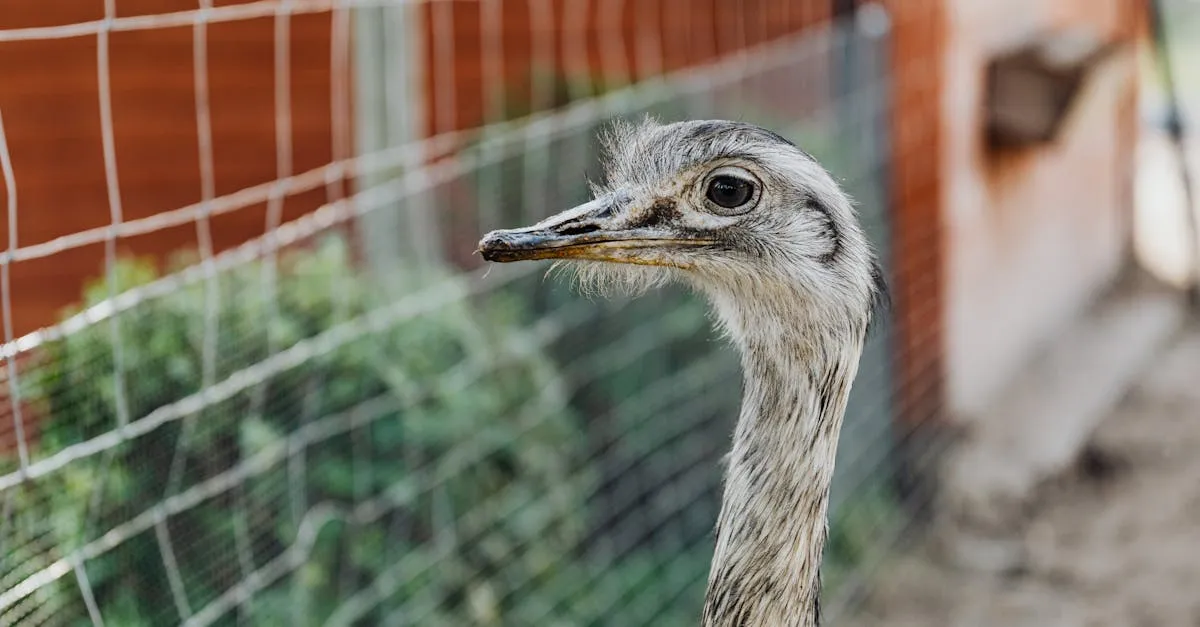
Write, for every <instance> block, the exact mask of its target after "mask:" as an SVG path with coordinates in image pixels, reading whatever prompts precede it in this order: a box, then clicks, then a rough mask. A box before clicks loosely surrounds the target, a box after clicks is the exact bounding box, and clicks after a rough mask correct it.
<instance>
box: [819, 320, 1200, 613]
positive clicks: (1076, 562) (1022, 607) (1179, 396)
mask: <svg viewBox="0 0 1200 627" xmlns="http://www.w3.org/2000/svg"><path fill="white" fill-rule="evenodd" d="M1091 450H1092V451H1095V453H1096V454H1095V455H1087V456H1085V457H1087V458H1089V459H1093V460H1103V463H1099V462H1098V463H1092V464H1081V469H1080V471H1079V472H1077V473H1073V474H1072V475H1071V476H1069V477H1064V478H1062V479H1061V480H1059V481H1057V482H1056V484H1055V485H1053V486H1048V487H1047V488H1046V489H1045V491H1044V494H1043V495H1041V498H1039V503H1040V505H1039V506H1038V507H1037V508H1036V511H1035V512H1033V514H1032V522H1031V523H1030V524H1029V526H1028V527H1027V528H1026V529H1025V531H1024V532H1023V541H1024V544H1025V548H1026V551H1027V555H1028V557H1027V560H1026V563H1025V564H1024V568H1022V569H1021V571H1020V572H1018V573H1016V574H1007V575H1005V574H990V573H983V572H971V571H966V570H963V569H959V568H955V567H952V566H948V565H946V562H945V560H938V559H936V558H934V557H932V556H933V555H935V552H933V551H932V550H930V549H928V548H927V547H926V548H922V549H914V551H913V553H911V554H909V555H904V556H899V557H898V558H897V559H896V560H894V561H892V562H891V563H889V564H887V565H885V566H884V567H882V568H881V569H880V572H879V575H880V579H879V580H878V582H877V583H876V585H875V586H874V588H873V590H872V592H871V593H870V594H869V597H868V599H867V600H866V602H865V605H864V606H863V607H861V608H860V612H859V613H858V616H856V617H853V618H848V619H846V620H842V621H838V624H845V625H852V626H854V627H885V626H887V627H942V626H945V627H1001V626H1003V627H1035V626H1036V627H1188V626H1200V325H1193V326H1192V327H1191V328H1189V329H1188V330H1186V331H1184V332H1182V333H1181V334H1180V335H1179V336H1178V337H1177V341H1176V342H1174V343H1173V344H1172V346H1171V347H1170V348H1168V349H1167V350H1165V351H1164V352H1163V354H1162V355H1161V358H1159V359H1157V360H1156V361H1155V362H1154V364H1153V365H1152V366H1151V367H1150V368H1148V369H1147V370H1146V371H1145V372H1144V373H1143V374H1142V375H1141V376H1140V377H1139V381H1138V383H1136V384H1135V386H1134V388H1133V389H1132V390H1131V391H1130V393H1129V394H1128V395H1127V396H1126V398H1125V400H1124V401H1123V402H1122V403H1121V404H1120V406H1118V407H1117V408H1115V409H1114V410H1113V411H1112V412H1111V414H1110V415H1109V416H1108V417H1107V418H1106V419H1105V421H1104V423H1103V424H1102V426H1101V427H1100V428H1099V429H1098V431H1097V433H1096V435H1095V437H1094V441H1093V444H1092V447H1091Z"/></svg>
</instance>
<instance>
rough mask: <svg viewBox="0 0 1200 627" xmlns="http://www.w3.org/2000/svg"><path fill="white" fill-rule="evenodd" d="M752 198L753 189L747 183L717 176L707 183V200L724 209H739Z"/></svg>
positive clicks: (730, 177) (729, 177) (737, 179)
mask: <svg viewBox="0 0 1200 627" xmlns="http://www.w3.org/2000/svg"><path fill="white" fill-rule="evenodd" d="M752 196H754V187H753V186H751V184H750V183H749V182H748V181H744V180H742V179H739V178H735V177H732V176H718V177H715V178H713V180H711V181H709V183H708V199H709V200H711V201H712V202H714V203H716V204H717V205H719V206H721V207H725V208H726V209H733V208H734V207H740V206H742V205H744V204H746V203H748V202H750V198H751V197H752Z"/></svg>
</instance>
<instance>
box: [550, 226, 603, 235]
mask: <svg viewBox="0 0 1200 627" xmlns="http://www.w3.org/2000/svg"><path fill="white" fill-rule="evenodd" d="M599 230H600V227H598V226H596V225H595V224H572V225H570V226H566V227H563V228H561V229H559V230H558V233H559V235H583V234H584V233H592V232H595V231H599Z"/></svg>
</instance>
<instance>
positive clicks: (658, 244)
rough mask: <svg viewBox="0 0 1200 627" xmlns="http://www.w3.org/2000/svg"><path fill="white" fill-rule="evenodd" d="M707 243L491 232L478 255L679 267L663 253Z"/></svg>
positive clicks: (642, 237) (595, 234) (626, 236)
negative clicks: (668, 260)
mask: <svg viewBox="0 0 1200 627" xmlns="http://www.w3.org/2000/svg"><path fill="white" fill-rule="evenodd" d="M707 243H708V242H705V241H701V240H693V239H679V238H667V237H663V236H662V235H659V234H650V233H645V234H643V233H631V232H603V231H596V232H591V233H585V234H577V235H562V234H559V233H552V232H546V231H533V232H526V231H521V230H519V229H514V230H501V231H492V232H491V233H488V234H487V235H485V236H484V237H483V240H481V241H480V242H479V252H480V253H482V254H483V258H484V259H487V260H488V261H498V262H502V263H503V262H509V261H528V260H534V259H588V260H593V261H615V262H620V263H644V264H646V265H678V264H676V263H667V256H666V255H665V254H663V253H665V252H666V251H667V250H668V249H673V248H678V247H685V246H700V245H704V244H707Z"/></svg>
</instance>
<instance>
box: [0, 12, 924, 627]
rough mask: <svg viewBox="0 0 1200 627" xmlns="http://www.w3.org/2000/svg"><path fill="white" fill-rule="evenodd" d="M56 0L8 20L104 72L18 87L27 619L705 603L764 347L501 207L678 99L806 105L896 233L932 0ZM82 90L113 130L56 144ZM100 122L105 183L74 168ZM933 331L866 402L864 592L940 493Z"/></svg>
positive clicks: (858, 520) (822, 149)
mask: <svg viewBox="0 0 1200 627" xmlns="http://www.w3.org/2000/svg"><path fill="white" fill-rule="evenodd" d="M79 4H81V5H82V4H89V3H79ZM166 4H171V8H170V9H165V8H164V7H165V6H166ZM175 4H180V6H175ZM143 5H145V6H143ZM25 6H26V7H28V8H27V10H25V11H24V12H22V11H17V12H14V13H12V14H11V15H10V16H7V17H3V18H0V56H3V55H8V58H10V59H12V60H18V59H20V60H24V62H25V63H26V64H27V65H26V66H17V65H12V64H4V65H3V66H4V67H6V68H10V69H7V70H0V72H10V71H11V72H13V73H14V76H15V75H16V73H17V70H13V69H11V68H14V67H30V68H33V70H31V71H43V70H41V69H39V68H45V67H51V69H53V67H57V68H59V70H60V71H62V72H64V74H62V76H68V75H69V76H76V77H77V76H85V77H86V78H85V79H80V80H79V81H76V82H73V81H75V79H74V78H64V79H63V80H62V84H63V85H65V86H64V87H62V88H61V89H60V90H59V91H57V92H54V95H55V96H56V97H55V98H48V99H47V98H42V99H39V98H38V97H37V96H38V94H45V93H47V89H48V88H47V87H46V83H45V82H41V83H38V82H32V83H29V85H30V86H29V87H27V88H25V89H26V91H24V92H20V91H19V90H18V89H17V88H15V87H14V88H10V89H14V90H17V93H16V96H13V95H12V94H13V93H14V92H9V93H7V94H3V93H0V96H6V97H3V98H0V165H3V168H2V169H3V173H4V178H3V183H4V185H3V187H4V189H5V192H6V196H5V198H6V201H5V205H4V206H5V208H6V215H7V227H6V229H5V232H6V233H7V247H6V251H5V252H4V253H3V256H2V258H0V259H2V264H0V272H2V273H3V274H2V275H0V278H2V279H3V285H2V287H3V296H4V299H3V310H4V323H5V345H4V359H5V365H6V368H5V377H6V381H5V387H6V390H7V398H6V402H5V405H4V407H5V408H6V410H7V411H6V412H4V413H5V414H6V416H5V420H4V421H3V423H2V424H0V545H2V546H3V551H0V622H2V623H3V624H21V625H42V624H54V625H57V624H88V623H91V624H96V625H100V624H108V625H165V624H186V625H209V624H262V625H274V624H283V623H293V624H329V625H350V624H356V625H468V624H505V625H643V624H645V625H650V624H653V625H685V624H694V623H695V622H696V619H697V617H698V613H699V608H700V604H701V595H702V593H703V587H704V582H705V579H706V576H707V573H708V560H709V558H710V556H711V551H712V537H711V532H712V526H713V522H714V520H715V517H716V513H717V510H718V506H719V497H720V494H719V486H720V477H721V468H722V465H721V458H722V455H723V454H724V453H725V452H726V450H727V448H728V442H729V435H730V431H731V428H732V422H733V420H734V417H735V416H736V413H737V404H738V401H739V392H740V390H739V385H738V380H739V379H738V377H739V375H738V367H737V361H736V357H735V355H734V354H733V352H732V351H731V350H730V349H729V347H727V346H725V345H724V344H723V343H722V342H720V341H717V338H716V336H715V335H714V334H713V333H712V332H711V330H710V322H709V320H708V318H707V315H706V311H705V307H704V304H703V303H701V302H700V301H698V300H697V299H696V298H694V297H693V296H691V295H689V294H686V293H683V292H681V291H671V290H669V291H665V292H663V293H659V294H655V295H652V296H649V297H643V298H640V299H637V300H621V299H618V300H612V301H593V300H590V299H587V298H585V297H583V296H581V295H579V294H576V293H574V292H573V291H572V290H571V289H570V288H569V287H568V286H566V285H562V284H561V283H559V282H556V281H553V280H550V281H546V280H543V273H544V272H545V268H544V267H540V266H538V265H536V264H530V265H528V266H521V265H518V266H496V267H488V266H486V265H484V264H483V263H482V262H481V260H479V259H478V257H475V256H473V255H472V251H473V249H474V243H475V241H476V240H477V239H478V236H479V234H481V233H482V232H484V231H486V230H489V229H492V228H499V227H506V226H515V225H518V224H525V223H528V222H529V221H531V220H534V219H537V218H540V217H543V216H545V215H548V214H550V213H553V212H556V211H558V210H560V209H563V208H566V207H569V206H572V205H573V204H576V203H578V202H581V201H583V200H585V199H586V197H587V194H588V187H587V184H586V181H587V177H589V176H590V177H592V178H596V177H597V176H598V174H599V172H598V163H597V160H596V155H597V150H596V139H595V136H596V133H597V131H598V130H600V129H601V128H603V127H604V125H605V124H607V123H608V122H609V121H610V120H612V119H614V118H633V117H640V116H642V115H645V114H647V113H649V114H654V115H656V116H659V117H661V118H663V119H668V120H670V119H683V118H729V119H738V120H744V121H748V122H753V123H757V124H760V125H763V126H766V127H769V128H771V129H773V130H775V131H777V132H779V133H781V134H783V135H785V136H787V137H789V138H791V139H794V140H795V141H796V142H797V143H798V144H800V145H801V146H803V147H804V148H805V149H806V150H807V151H809V152H811V153H813V154H814V155H815V156H816V157H817V158H818V159H819V160H820V161H821V162H822V163H824V164H825V165H826V166H827V167H828V168H829V169H830V170H831V171H832V173H833V174H834V175H835V176H836V177H837V179H838V180H839V181H841V182H842V183H843V185H844V186H845V187H846V189H847V190H848V191H849V193H850V194H851V195H852V196H853V197H855V198H856V199H857V201H858V203H859V206H860V211H861V213H862V218H863V221H864V223H865V225H866V227H867V229H868V232H869V234H870V235H871V237H872V239H873V241H874V242H875V244H876V246H877V247H878V249H879V251H880V253H881V255H882V257H883V258H884V259H894V258H895V256H894V255H893V254H892V253H893V242H894V240H896V238H897V237H898V235H897V232H896V227H895V225H893V224H892V223H891V218H890V213H889V211H890V207H891V202H892V201H891V200H890V199H891V198H892V196H893V190H892V189H891V181H892V178H893V171H892V168H893V165H894V159H893V155H895V154H896V151H895V149H894V146H893V137H894V135H895V133H896V132H897V129H895V128H894V125H893V117H894V116H893V114H894V112H895V111H896V109H897V107H899V106H911V103H899V104H897V103H893V102H892V97H893V95H894V91H893V89H892V86H893V85H892V81H893V78H894V77H893V69H894V68H896V67H897V64H896V63H895V62H894V57H893V54H894V50H895V47H894V43H895V42H893V40H892V32H893V26H894V24H895V17H896V16H894V15H893V14H892V13H891V12H889V11H888V10H886V9H885V8H884V7H883V6H880V5H876V4H863V5H862V6H859V7H858V8H857V9H856V10H854V11H842V10H841V9H840V8H839V7H840V4H839V3H836V2H835V3H832V4H828V5H827V4H826V3H819V2H788V1H786V0H778V1H775V0H762V1H758V2H751V1H749V0H747V1H745V2H739V3H727V2H720V3H717V2H712V3H687V2H677V1H674V0H660V1H655V2H637V3H634V2H622V1H620V0H613V1H609V0H598V1H597V2H589V1H584V0H580V1H572V0H541V1H535V0H524V1H520V2H518V1H517V0H480V1H478V2H454V1H450V0H428V1H425V2H394V3H383V2H359V1H355V0H341V1H333V0H290V1H289V0H261V1H255V2H244V3H231V4H226V3H213V2H211V1H202V2H200V3H199V6H183V3H162V5H161V6H159V5H155V3H150V2H141V3H138V2H129V3H125V2H113V1H112V0H109V1H108V2H106V3H104V5H103V7H92V6H90V4H89V6H87V7H83V6H81V7H79V9H78V11H75V13H77V14H78V19H77V20H75V21H67V22H64V20H67V19H68V18H67V17H65V16H64V15H65V14H59V15H57V16H53V18H52V17H49V13H50V10H49V9H44V10H43V9H39V8H38V5H37V4H36V3H32V2H31V3H25ZM150 6H154V7H155V8H146V7H150ZM99 9H102V12H99V13H97V10H99ZM906 15H907V18H906V19H911V20H920V19H923V18H922V17H920V16H917V17H913V16H912V15H911V14H906ZM70 19H74V17H72V18H70ZM52 63H57V64H58V65H57V66H52V65H51V64H52ZM921 63H922V62H921V61H914V64H913V66H912V67H911V68H908V69H907V70H908V71H912V72H914V73H918V72H920V71H922V69H921ZM64 68H73V69H70V71H69V72H68V70H67V69H64ZM44 71H50V70H44ZM71 72H73V74H72V73H71ZM168 75H169V76H168ZM139 77H140V78H139ZM89 81H90V83H91V84H90V85H88V86H87V87H82V86H81V85H85V84H88V83H89ZM15 82H17V81H16V80H15V79H14V83H15ZM72 90H74V91H72ZM50 91H53V90H50ZM22 95H23V98H21V97H18V96H22ZM85 95H86V96H88V97H87V98H84V97H82V96H85ZM56 107H57V108H56ZM70 107H74V108H70ZM44 111H49V112H50V114H55V112H56V111H57V114H55V115H56V116H57V117H58V118H64V117H65V118H71V119H73V118H72V117H71V116H72V115H74V114H78V115H80V116H83V117H86V118H87V119H88V120H89V121H88V122H87V125H88V126H87V128H84V129H82V130H81V129H76V128H74V127H70V128H66V129H65V130H62V131H61V133H59V135H54V134H53V133H50V135H49V137H50V138H57V137H65V138H66V139H68V140H74V143H72V142H71V141H60V142H59V143H58V144H56V145H57V146H58V148H57V150H58V151H59V152H56V153H53V154H49V155H46V154H43V153H39V151H38V146H39V145H41V144H44V143H46V142H47V141H48V140H47V137H48V136H47V132H48V131H47V130H46V129H47V128H48V127H49V125H51V124H52V122H48V121H47V120H46V119H45V117H38V115H39V114H40V113H41V112H44ZM97 121H98V125H97V124H96V122H97ZM911 122H912V124H911V126H909V127H907V128H906V130H905V131H904V132H905V133H906V138H905V139H904V140H903V141H904V142H909V143H911V142H913V141H914V139H913V138H914V137H916V138H917V143H919V142H920V138H921V136H922V133H924V132H926V129H924V128H923V127H922V123H923V122H925V121H924V120H921V119H913V120H911ZM39 125H40V126H39ZM93 125H94V126H95V128H92V126H93ZM68 126H69V124H68ZM138 129H144V130H142V131H138ZM145 129H148V130H145ZM263 129H266V130H263ZM906 145H907V144H906ZM64 146H65V148H64ZM72 146H74V148H72ZM71 150H78V151H79V156H78V157H77V159H78V162H77V163H76V166H77V168H78V169H79V170H81V171H86V172H84V173H82V174H80V175H79V178H78V179H76V180H77V181H82V182H78V183H77V184H75V187H79V188H83V187H86V184H87V183H89V182H90V183H93V185H92V188H91V189H92V190H93V191H96V190H98V191H99V192H102V196H101V197H97V195H96V194H93V195H92V196H91V197H88V196H87V193H85V192H84V191H80V192H79V193H78V194H77V195H76V196H75V197H73V198H71V197H70V196H69V195H67V193H66V192H64V191H63V189H62V188H63V187H70V185H68V183H67V181H65V180H64V178H69V177H68V176H67V175H66V174H65V173H64V168H65V167H67V166H66V164H67V163H69V162H70V161H69V159H70V154H69V151H71ZM63 151H68V152H67V153H64V152H63ZM182 153H187V154H186V156H181V155H182ZM264 164H265V165H264ZM89 168H90V170H89ZM181 188H183V189H184V191H179V190H180V189H181ZM64 198H67V199H69V200H68V201H65V202H69V203H70V204H63V205H61V206H60V208H59V209H52V208H51V204H52V201H57V200H61V199H64ZM48 211H61V214H59V216H58V217H56V218H55V219H54V221H53V222H54V223H53V224H46V222H47V218H45V217H43V216H46V215H47V214H46V212H48ZM72 216H85V217H83V218H79V219H76V218H75V217H72ZM928 228H929V229H934V228H936V226H935V225H933V224H931V225H929V227H928ZM903 235H904V237H905V238H907V241H908V242H909V243H908V245H909V246H912V245H913V244H912V242H914V241H916V242H920V241H921V239H922V238H923V237H926V235H924V234H922V233H903ZM176 253H177V254H176ZM889 271H890V272H891V273H892V274H893V275H895V274H897V273H901V274H902V273H905V272H907V273H910V274H911V273H912V272H913V270H912V269H911V268H889ZM47 277H50V278H47ZM84 278H90V279H91V281H90V282H87V283H86V284H84V281H83V279H84ZM47 281H51V282H52V283H53V285H50V284H49V283H46V282H47ZM908 293H911V294H919V293H921V292H920V290H919V289H917V290H915V291H910V292H908ZM47 294H48V295H49V296H46V295H47ZM73 302H80V303H82V304H81V305H80V306H77V307H74V308H73V309H71V310H70V311H68V312H67V315H66V316H65V317H63V318H62V319H61V320H55V319H54V318H53V312H54V310H55V309H57V308H59V307H61V306H64V305H67V304H68V303H73ZM923 306H924V305H921V304H920V303H917V305H916V307H915V309H913V311H916V312H920V311H922V309H921V307H923ZM928 307H933V305H928ZM893 336H894V328H893V325H892V323H891V322H890V321H888V320H885V321H883V323H882V324H880V325H879V326H878V327H877V329H876V331H875V333H874V334H873V336H872V338H871V341H870V344H869V346H868V348H867V351H866V353H865V355H864V358H863V362H862V366H861V369H860V373H859V377H858V379H857V383H856V386H855V391H854V394H853V397H852V400H851V405H850V409H849V411H848V415H847V418H846V425H845V429H844V431H843V435H842V441H841V442H842V443H841V449H840V451H839V467H838V474H837V476H836V480H835V486H834V504H833V510H832V523H831V542H830V546H829V549H828V550H827V559H826V581H827V583H826V590H827V592H826V595H827V596H828V597H830V598H831V600H833V603H832V604H830V603H828V602H827V607H830V608H831V610H832V612H833V613H834V614H836V613H837V612H838V610H839V609H845V607H847V606H848V605H849V599H850V597H849V596H848V591H849V590H850V589H851V588H852V587H853V586H852V585H851V584H852V583H853V582H854V581H855V580H856V579H857V578H860V577H861V576H862V575H863V574H864V573H865V572H866V571H867V569H869V568H870V564H871V560H872V559H873V556H876V555H877V554H878V553H879V552H880V551H885V550H886V549H887V547H888V546H889V542H890V539H892V538H894V537H895V536H896V534H898V533H900V532H901V531H902V530H903V529H904V527H905V526H906V524H907V523H908V522H909V521H910V516H909V514H908V513H907V510H906V509H905V508H904V507H903V505H902V501H903V497H904V494H903V491H902V490H901V489H899V488H898V484H897V478H898V477H901V476H902V475H903V472H902V469H901V467H900V465H901V460H900V459H899V458H898V453H897V451H898V450H899V449H900V447H901V446H902V443H903V442H905V441H906V437H907V430H906V429H907V428H906V427H904V424H906V423H904V422H903V421H902V420H900V419H899V416H900V415H901V413H902V412H904V411H906V409H905V408H904V407H902V406H901V405H902V403H900V402H899V401H898V400H897V398H898V396H897V395H896V394H893V390H894V389H896V387H897V385H898V384H897V374H896V373H895V372H894V369H895V363H896V362H897V359H898V357H897V355H898V350H899V349H898V348H897V346H896V344H895V341H894V337H893ZM910 341H912V340H910ZM901 487H902V486H901Z"/></svg>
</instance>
